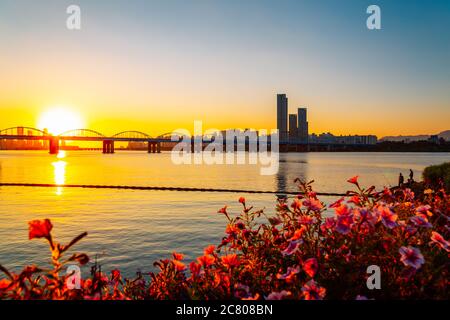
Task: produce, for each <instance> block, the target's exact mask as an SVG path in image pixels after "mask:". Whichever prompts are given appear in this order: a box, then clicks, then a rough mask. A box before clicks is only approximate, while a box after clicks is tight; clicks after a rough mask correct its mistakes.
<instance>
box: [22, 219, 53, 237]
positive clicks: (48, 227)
mask: <svg viewBox="0 0 450 320" xmlns="http://www.w3.org/2000/svg"><path fill="white" fill-rule="evenodd" d="M28 225H29V232H28V237H29V239H30V240H31V239H33V238H47V239H48V238H49V237H50V231H52V228H53V225H52V223H51V222H50V220H49V219H45V220H33V221H30V222H28Z"/></svg>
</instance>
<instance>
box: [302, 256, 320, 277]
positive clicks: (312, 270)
mask: <svg viewBox="0 0 450 320" xmlns="http://www.w3.org/2000/svg"><path fill="white" fill-rule="evenodd" d="M318 268H319V265H318V263H317V259H316V258H309V259H308V260H306V261H305V263H304V264H303V271H305V272H306V274H307V275H308V276H310V277H311V278H313V277H314V276H315V275H316V273H317V269H318Z"/></svg>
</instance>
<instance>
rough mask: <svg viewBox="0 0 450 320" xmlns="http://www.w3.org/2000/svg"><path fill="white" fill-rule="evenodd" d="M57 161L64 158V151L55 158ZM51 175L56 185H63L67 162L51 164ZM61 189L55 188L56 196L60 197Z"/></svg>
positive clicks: (61, 161) (60, 161)
mask: <svg viewBox="0 0 450 320" xmlns="http://www.w3.org/2000/svg"><path fill="white" fill-rule="evenodd" d="M56 157H57V158H58V159H63V158H65V157H66V152H65V151H59V152H58V155H57V156H56ZM52 165H53V174H54V180H55V184H56V185H64V184H65V182H66V165H67V162H66V161H63V160H58V161H55V162H52ZM62 190H63V187H56V195H58V196H60V195H61V194H62Z"/></svg>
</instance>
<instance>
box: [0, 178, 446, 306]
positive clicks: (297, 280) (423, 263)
mask: <svg viewBox="0 0 450 320" xmlns="http://www.w3.org/2000/svg"><path fill="white" fill-rule="evenodd" d="M348 182H349V183H351V184H353V185H354V189H355V190H354V191H348V192H347V194H346V196H344V197H342V198H340V199H338V200H337V201H336V202H334V203H332V204H331V205H330V206H329V208H328V211H327V208H326V206H325V204H324V203H323V202H321V201H320V200H319V199H318V197H317V195H316V193H315V192H314V191H313V189H312V183H311V182H310V183H305V182H301V181H298V180H297V181H296V183H298V185H299V188H300V190H299V194H298V195H297V196H295V197H294V198H292V199H288V198H282V199H279V200H278V201H277V205H276V212H275V214H273V215H270V216H269V215H266V213H265V212H264V211H262V210H255V209H253V207H251V206H249V205H247V202H246V200H245V198H243V197H241V198H239V202H240V203H241V204H242V207H243V209H242V212H241V213H240V214H237V215H236V214H231V213H230V212H229V210H228V209H227V207H224V208H222V209H220V210H219V211H218V214H221V215H223V216H224V217H225V219H226V221H227V226H226V229H225V236H224V237H223V239H222V241H221V243H220V244H219V245H218V246H214V245H210V246H208V247H207V248H205V250H204V252H203V255H202V256H200V257H198V258H197V259H196V260H195V261H191V262H190V263H187V262H185V261H184V256H183V254H181V253H177V252H174V253H173V255H172V257H170V258H167V259H163V260H160V261H158V262H156V263H155V266H156V267H158V269H159V271H158V272H154V273H150V274H149V277H148V275H144V274H138V276H137V277H136V278H134V279H126V278H124V277H123V276H122V275H121V273H120V271H119V270H113V271H112V272H111V273H110V274H109V275H107V274H105V273H103V272H102V271H101V268H100V267H99V266H98V265H97V264H95V265H94V267H93V268H92V270H91V276H90V277H89V278H88V279H86V280H81V284H80V289H70V288H69V287H70V286H68V284H67V279H71V275H70V274H69V275H66V274H64V275H61V274H60V273H61V270H62V268H63V267H64V266H65V265H66V264H68V263H71V264H73V263H74V262H76V263H78V264H80V265H84V264H86V263H87V262H88V261H89V258H88V257H87V256H86V255H85V254H79V253H75V254H72V255H71V256H70V257H69V258H68V259H64V258H63V257H64V254H65V253H66V251H67V250H69V249H70V248H71V247H72V246H73V245H74V244H75V243H77V242H78V241H79V240H81V239H82V238H83V237H85V236H86V233H83V234H81V235H79V236H78V237H76V238H75V239H74V240H73V241H71V242H70V243H69V244H68V245H60V244H59V243H57V242H55V241H54V240H53V239H52V236H51V230H52V224H51V222H50V221H49V220H44V221H31V222H30V223H29V227H30V230H29V238H30V239H34V238H44V239H45V240H46V241H48V243H49V247H50V251H51V255H52V264H53V269H51V270H45V269H43V268H39V267H37V266H27V267H25V269H24V270H23V271H22V272H20V273H19V274H15V273H11V272H9V271H8V270H6V269H5V268H4V267H2V266H0V269H1V271H3V273H4V274H5V276H4V278H3V279H2V280H0V298H3V299H204V300H215V299H243V300H257V299H305V300H319V299H448V298H449V291H448V283H449V280H448V279H449V250H450V243H449V241H447V240H446V239H448V236H449V211H450V201H449V197H448V195H447V194H446V192H445V190H444V189H440V190H431V189H427V190H425V192H424V193H423V194H420V195H418V196H416V195H415V194H414V192H412V191H411V190H410V189H396V190H390V189H387V188H385V189H384V190H382V191H379V192H378V191H376V190H375V188H374V187H370V188H367V189H365V188H362V187H361V186H360V185H359V183H358V177H353V178H351V179H349V180H348ZM330 210H331V211H332V212H333V214H330V213H329V211H330ZM372 265H375V266H378V267H379V270H380V271H381V273H380V274H381V289H379V290H378V289H373V290H370V289H368V286H367V283H366V282H367V279H368V277H370V276H371V274H370V273H368V272H367V268H368V267H369V266H372Z"/></svg>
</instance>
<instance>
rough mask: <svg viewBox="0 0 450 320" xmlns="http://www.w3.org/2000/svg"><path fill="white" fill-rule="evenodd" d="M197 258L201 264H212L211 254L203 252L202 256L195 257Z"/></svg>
mask: <svg viewBox="0 0 450 320" xmlns="http://www.w3.org/2000/svg"><path fill="white" fill-rule="evenodd" d="M197 260H198V262H199V263H200V264H201V265H202V266H205V267H207V266H210V265H212V264H213V263H214V260H215V259H214V257H213V256H212V255H209V254H205V255H204V256H201V257H199V258H197Z"/></svg>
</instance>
